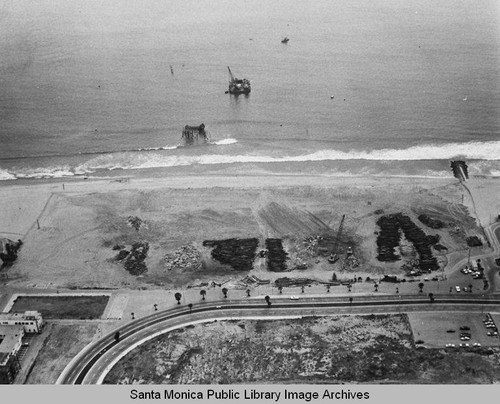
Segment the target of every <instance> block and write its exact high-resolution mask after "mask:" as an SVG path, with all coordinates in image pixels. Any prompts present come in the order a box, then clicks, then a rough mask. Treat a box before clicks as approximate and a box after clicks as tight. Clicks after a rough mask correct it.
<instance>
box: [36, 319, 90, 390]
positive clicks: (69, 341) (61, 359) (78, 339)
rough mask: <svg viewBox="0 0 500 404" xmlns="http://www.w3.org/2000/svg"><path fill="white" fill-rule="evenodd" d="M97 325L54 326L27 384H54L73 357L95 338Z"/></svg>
mask: <svg viewBox="0 0 500 404" xmlns="http://www.w3.org/2000/svg"><path fill="white" fill-rule="evenodd" d="M96 330H97V324H95V323H94V324H92V323H86V324H80V325H76V324H72V325H63V324H52V326H51V327H50V335H49V336H48V338H47V339H46V340H45V343H44V344H43V347H42V349H41V350H40V353H39V354H38V357H37V358H36V361H35V364H34V366H33V369H32V370H31V372H30V374H29V376H28V378H27V380H26V384H54V383H55V382H56V380H57V378H58V377H59V375H60V374H61V372H62V371H63V370H64V368H65V367H66V365H67V364H68V363H69V362H70V361H71V359H73V357H74V356H75V355H76V354H77V353H78V352H80V351H81V350H82V349H83V348H84V347H85V346H86V345H87V344H88V343H89V342H90V341H92V338H93V337H94V335H95V333H96Z"/></svg>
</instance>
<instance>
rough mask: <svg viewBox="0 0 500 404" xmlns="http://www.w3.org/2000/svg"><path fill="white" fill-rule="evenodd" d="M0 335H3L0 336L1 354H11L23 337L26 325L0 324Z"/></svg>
mask: <svg viewBox="0 0 500 404" xmlns="http://www.w3.org/2000/svg"><path fill="white" fill-rule="evenodd" d="M0 335H1V336H2V338H0V340H1V341H0V354H2V353H6V354H8V355H10V353H11V352H12V351H13V350H14V348H15V347H16V345H17V344H19V342H20V341H21V339H22V338H23V335H24V327H23V326H22V325H0ZM1 364H2V362H1V361H0V365H1Z"/></svg>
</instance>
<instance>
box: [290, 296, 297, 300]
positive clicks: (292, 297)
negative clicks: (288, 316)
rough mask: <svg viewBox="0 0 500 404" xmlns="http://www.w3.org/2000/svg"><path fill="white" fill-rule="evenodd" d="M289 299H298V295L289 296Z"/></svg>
mask: <svg viewBox="0 0 500 404" xmlns="http://www.w3.org/2000/svg"><path fill="white" fill-rule="evenodd" d="M290 300H299V297H298V296H290Z"/></svg>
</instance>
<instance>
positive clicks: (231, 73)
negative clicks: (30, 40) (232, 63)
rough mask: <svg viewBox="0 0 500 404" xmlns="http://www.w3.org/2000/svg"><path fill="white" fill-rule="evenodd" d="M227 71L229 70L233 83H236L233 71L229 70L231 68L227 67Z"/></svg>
mask: <svg viewBox="0 0 500 404" xmlns="http://www.w3.org/2000/svg"><path fill="white" fill-rule="evenodd" d="M227 70H229V77H231V81H234V76H233V72H232V71H231V69H230V68H229V66H228V67H227Z"/></svg>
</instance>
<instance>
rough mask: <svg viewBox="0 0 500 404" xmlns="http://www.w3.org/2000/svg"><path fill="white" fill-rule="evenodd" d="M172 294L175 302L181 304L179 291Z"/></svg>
mask: <svg viewBox="0 0 500 404" xmlns="http://www.w3.org/2000/svg"><path fill="white" fill-rule="evenodd" d="M174 296H175V300H177V304H181V299H182V295H181V294H180V293H179V292H177V293H176V294H175V295H174Z"/></svg>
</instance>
